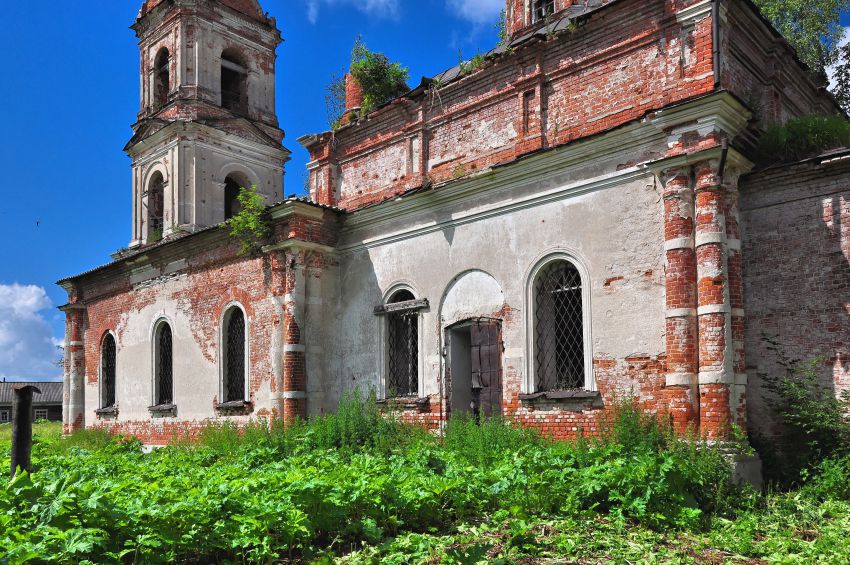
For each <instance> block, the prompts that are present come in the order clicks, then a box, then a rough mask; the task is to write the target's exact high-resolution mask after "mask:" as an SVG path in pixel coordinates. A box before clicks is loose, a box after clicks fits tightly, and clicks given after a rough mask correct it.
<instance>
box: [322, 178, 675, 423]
mask: <svg viewBox="0 0 850 565" xmlns="http://www.w3.org/2000/svg"><path fill="white" fill-rule="evenodd" d="M568 173H573V174H575V173H576V172H575V171H565V172H564V174H563V175H562V176H561V177H560V178H556V179H554V180H552V179H547V180H540V179H534V178H530V179H528V180H526V181H523V182H521V183H519V184H517V185H514V186H511V187H509V188H508V189H505V190H499V189H498V188H497V189H492V190H491V191H490V192H489V193H481V194H480V195H476V196H475V197H473V198H469V199H467V200H459V201H456V202H449V203H448V204H446V205H444V206H435V207H431V208H427V209H426V210H425V211H419V212H417V213H415V214H412V215H411V216H409V217H408V216H405V215H404V214H402V213H399V214H397V215H393V214H389V217H390V219H389V220H387V219H382V220H380V222H379V223H371V224H370V223H369V222H364V223H363V224H362V225H361V226H359V227H352V228H350V229H349V230H348V231H347V232H346V233H345V234H344V236H343V239H342V241H341V244H340V247H341V248H342V249H343V251H342V252H341V254H340V256H339V260H340V270H339V279H338V280H339V288H338V292H337V294H336V300H334V301H333V302H332V303H329V304H328V306H327V308H328V314H327V315H329V316H331V317H332V318H333V319H334V320H335V323H334V324H333V326H332V327H329V329H330V330H332V331H333V332H334V333H333V337H332V338H331V339H330V340H329V342H330V343H333V344H334V355H333V356H332V357H330V358H329V359H328V367H327V369H325V373H326V378H327V380H328V385H327V386H326V389H328V390H333V391H334V393H338V392H341V391H345V390H349V389H351V388H352V387H354V386H361V387H367V388H368V387H375V388H376V389H378V390H380V389H381V383H382V378H383V374H382V373H383V369H382V367H383V364H382V362H381V352H382V351H383V348H384V344H383V328H382V323H383V319H382V318H380V317H377V316H375V315H374V314H373V309H374V307H375V306H376V305H377V304H379V303H380V302H381V300H382V296H384V295H385V292H386V291H387V290H388V289H389V288H391V287H392V286H394V285H396V284H398V283H399V282H407V283H408V285H409V286H410V287H412V288H414V289H415V291H416V294H417V298H427V299H428V300H429V301H430V306H431V307H430V309H429V310H426V311H424V312H423V313H422V326H421V327H422V332H421V337H420V348H421V355H422V359H423V361H424V362H423V363H422V369H421V370H422V372H423V374H422V379H423V381H424V390H422V391H420V393H421V394H436V393H437V392H438V384H437V382H438V381H437V377H438V375H439V374H440V372H441V371H442V363H441V346H442V338H441V334H442V332H443V329H444V328H445V327H446V326H447V325H450V324H451V323H454V322H455V321H458V318H459V316H464V317H467V318H468V317H473V316H487V315H492V314H493V313H494V310H497V309H498V306H501V305H499V304H498V302H499V298H500V296H504V303H506V304H507V305H509V306H510V307H511V308H512V309H513V315H512V320H513V321H512V322H511V323H507V324H506V325H505V327H504V340H505V347H506V351H505V366H506V368H507V369H510V368H513V369H516V370H517V371H518V372H519V374H520V376H522V375H523V374H524V372H525V365H526V343H527V340H526V337H527V336H526V321H525V318H526V315H527V309H528V304H527V292H526V291H527V284H528V277H529V273H530V272H531V270H532V269H533V267H534V266H535V265H536V264H537V263H538V262H539V261H540V260H541V259H542V258H543V257H545V256H546V255H547V254H549V253H552V252H556V251H567V252H569V253H571V254H572V255H573V256H575V257H577V258H579V260H580V261H581V262H582V264H583V266H584V268H585V269H586V270H587V272H588V273H589V277H590V285H591V289H590V296H591V299H590V302H591V304H590V307H591V320H592V322H591V323H592V334H593V341H592V348H593V356H594V357H595V358H600V357H602V358H613V359H623V358H626V357H629V356H632V355H649V356H653V357H654V356H658V355H661V354H663V353H664V351H665V342H664V332H665V320H664V285H663V281H664V273H663V249H664V245H663V231H662V228H663V222H662V218H663V205H662V201H661V198H660V194H659V192H658V189H657V187H656V186H655V181H654V179H653V177H652V176H651V175H649V174H641V173H640V172H633V173H631V174H628V175H627V174H625V173H624V174H623V175H622V177H623V180H622V181H618V180H617V178H616V176H617V175H616V174H615V175H613V176H610V175H609V178H608V180H607V182H606V183H605V184H606V187H605V188H604V189H599V190H595V191H590V192H585V193H582V191H581V189H580V186H581V185H582V184H583V183H582V182H579V183H576V182H575V181H574V180H572V179H571V178H570V174H568ZM597 180H598V179H597ZM473 182H474V181H473ZM592 182H594V177H592V176H590V175H588V179H587V181H584V183H585V184H586V183H592ZM570 186H573V187H575V188H574V189H568V188H567V187H570ZM450 189H451V188H450V187H447V188H446V189H445V190H450ZM571 190H572V192H571ZM558 194H560V196H558ZM553 195H554V196H553ZM426 197H427V196H426ZM355 217H356V215H355ZM346 249H347V250H346ZM464 273H477V274H469V275H467V278H464V279H462V280H461V281H460V282H459V283H458V284H457V286H456V288H455V291H456V292H452V293H451V295H450V297H449V300H448V301H447V302H446V304H445V306H444V311H445V313H446V314H447V316H448V317H447V319H446V320H443V321H441V320H440V319H439V316H440V312H439V308H440V305H441V303H442V302H443V297H444V294H445V293H446V292H447V290H448V289H449V287H450V285H452V283H453V281H454V279H455V278H456V277H458V275H462V274H464ZM491 277H492V278H491ZM620 277H622V278H620ZM491 280H492V282H490V281H491ZM500 293H501V294H500ZM335 400H336V399H335V398H331V396H330V395H328V396H327V402H329V403H330V404H329V405H328V406H327V408H332V407H333V402H335Z"/></svg>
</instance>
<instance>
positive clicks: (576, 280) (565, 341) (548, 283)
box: [534, 260, 586, 391]
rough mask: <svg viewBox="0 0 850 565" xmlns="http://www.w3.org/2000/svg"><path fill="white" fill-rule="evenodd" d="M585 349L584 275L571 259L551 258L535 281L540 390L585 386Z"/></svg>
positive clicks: (536, 350)
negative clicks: (554, 259) (582, 277)
mask: <svg viewBox="0 0 850 565" xmlns="http://www.w3.org/2000/svg"><path fill="white" fill-rule="evenodd" d="M584 348H585V343H584V303H583V292H582V280H581V274H580V273H579V271H578V269H577V268H576V266H575V265H573V264H572V263H570V262H569V261H565V260H557V261H552V262H551V263H549V264H547V265H546V266H545V267H543V269H542V270H541V271H540V273H539V274H538V275H537V279H536V280H535V282H534V367H535V377H536V381H537V382H536V384H537V390H539V391H550V390H570V389H582V388H585V386H586V383H585V355H584Z"/></svg>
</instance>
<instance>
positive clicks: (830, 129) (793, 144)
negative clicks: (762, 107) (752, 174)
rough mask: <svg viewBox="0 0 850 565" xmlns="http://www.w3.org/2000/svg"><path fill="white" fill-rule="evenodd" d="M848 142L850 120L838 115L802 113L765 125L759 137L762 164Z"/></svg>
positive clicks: (805, 155) (806, 155)
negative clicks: (764, 129)
mask: <svg viewBox="0 0 850 565" xmlns="http://www.w3.org/2000/svg"><path fill="white" fill-rule="evenodd" d="M848 145H850V122H848V121H847V119H845V118H843V117H840V116H804V117H802V118H795V119H791V120H788V121H787V122H785V123H784V124H775V125H771V126H769V127H768V128H767V130H766V131H765V132H764V134H763V135H762V137H761V139H760V140H759V146H758V148H757V155H756V158H757V160H758V161H759V162H760V163H762V164H774V163H789V162H794V161H800V160H802V159H807V158H809V157H815V156H817V155H819V154H820V153H823V152H824V151H827V150H829V149H836V148H839V147H847V146H848Z"/></svg>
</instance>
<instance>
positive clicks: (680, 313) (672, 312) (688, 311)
mask: <svg viewBox="0 0 850 565" xmlns="http://www.w3.org/2000/svg"><path fill="white" fill-rule="evenodd" d="M696 316H697V309H696V308H670V309H669V310H667V311H666V312H665V313H664V317H665V318H667V319H668V320H669V319H670V318H695V317H696Z"/></svg>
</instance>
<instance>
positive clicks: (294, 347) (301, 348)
mask: <svg viewBox="0 0 850 565" xmlns="http://www.w3.org/2000/svg"><path fill="white" fill-rule="evenodd" d="M283 352H284V353H306V352H307V346H306V345H301V344H297V343H287V344H285V345H284V346H283Z"/></svg>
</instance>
